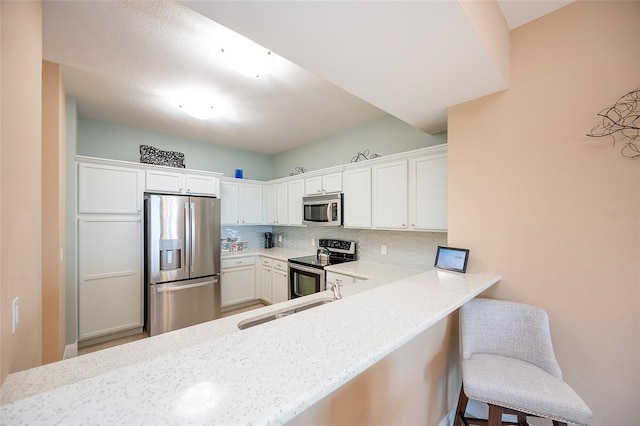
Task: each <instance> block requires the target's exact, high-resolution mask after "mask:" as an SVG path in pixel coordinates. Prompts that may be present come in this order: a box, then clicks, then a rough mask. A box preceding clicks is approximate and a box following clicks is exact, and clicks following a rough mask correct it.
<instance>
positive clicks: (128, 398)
mask: <svg viewBox="0 0 640 426" xmlns="http://www.w3.org/2000/svg"><path fill="white" fill-rule="evenodd" d="M352 263H353V265H351V266H350V267H351V268H357V266H356V265H355V264H356V263H357V262H352ZM338 271H339V270H338ZM396 272H400V271H396ZM391 276H393V274H391V275H389V277H391ZM370 278H372V279H371V281H370V282H369V283H368V284H367V285H364V286H361V287H358V286H359V284H354V285H350V286H347V287H349V288H345V291H344V294H345V297H344V298H343V299H341V300H336V301H333V302H331V303H327V304H324V305H321V306H318V307H315V308H312V309H308V310H305V311H302V312H299V313H296V314H294V315H289V316H286V317H283V318H280V319H277V320H274V321H270V322H268V323H265V324H261V325H258V326H255V327H252V328H247V329H244V330H239V329H238V323H239V322H241V321H245V320H248V319H251V318H254V317H259V316H261V315H262V316H264V315H266V314H268V313H273V312H274V311H281V310H283V309H291V308H292V307H294V306H296V305H300V304H301V303H305V302H307V301H309V300H315V299H318V300H319V299H327V298H329V297H331V295H332V293H330V292H322V293H318V294H314V295H311V296H307V297H305V298H301V299H294V300H289V301H287V302H283V303H280V304H276V305H272V306H267V307H264V308H260V309H258V310H254V311H250V312H244V313H242V314H238V315H234V316H232V317H227V318H223V319H219V320H215V321H211V322H208V323H204V324H199V325H197V326H193V327H188V328H186V329H182V330H177V331H174V332H170V333H165V334H162V335H159V336H155V337H151V338H148V339H143V340H139V341H136V342H132V343H129V344H125V345H121V346H118V347H114V348H110V349H106V350H103V351H99V352H94V353H90V354H87V355H83V356H79V357H76V358H72V359H69V360H65V361H60V362H57V363H53V364H49V365H45V366H42V367H37V368H33V369H30V370H27V371H23V372H19V373H14V374H11V375H9V377H8V378H7V380H6V381H5V383H4V385H3V387H2V389H1V391H2V404H3V405H2V406H1V407H0V410H1V411H0V414H1V415H0V419H1V420H0V422H1V423H2V424H7V425H14V424H57V423H61V424H104V423H114V424H186V423H189V424H192V423H195V424H221V425H236V424H282V423H285V422H287V421H288V420H291V419H292V418H294V417H295V416H296V415H298V414H299V413H301V412H303V411H304V410H305V409H307V408H309V407H310V406H311V405H313V404H314V403H316V402H317V401H319V400H321V399H322V398H324V397H326V396H327V395H329V394H330V393H331V392H333V391H334V390H336V389H338V388H340V387H341V386H342V385H343V384H345V383H347V382H348V381H349V380H351V379H353V378H354V377H356V376H358V375H359V374H361V373H362V372H364V371H365V370H367V369H368V368H369V367H371V366H372V365H374V364H375V363H376V362H377V361H379V360H381V359H382V358H383V357H385V356H386V355H388V354H390V353H392V352H393V351H395V350H396V349H398V348H400V347H401V346H403V345H404V344H406V343H407V342H408V341H410V340H411V339H412V338H414V337H415V336H417V335H418V334H420V333H422V332H423V331H425V330H427V329H428V328H429V327H431V326H432V325H434V324H435V323H437V322H438V321H440V320H441V319H443V318H445V317H447V316H448V315H449V314H450V313H452V312H453V311H455V310H456V309H458V308H459V307H460V306H462V305H463V304H464V303H466V302H467V301H468V300H470V299H471V298H473V297H475V296H477V295H478V294H480V293H481V292H483V291H484V290H486V289H487V288H489V287H491V286H492V285H494V284H495V283H497V282H498V281H499V280H500V276H498V275H495V274H480V273H467V274H458V273H453V272H445V271H440V270H431V271H426V272H416V271H413V272H412V273H411V275H410V276H408V277H404V278H402V279H399V280H397V281H393V282H391V281H386V280H385V279H381V278H378V279H375V277H370ZM385 281H386V282H385ZM364 283H367V282H366V281H365V282H364Z"/></svg>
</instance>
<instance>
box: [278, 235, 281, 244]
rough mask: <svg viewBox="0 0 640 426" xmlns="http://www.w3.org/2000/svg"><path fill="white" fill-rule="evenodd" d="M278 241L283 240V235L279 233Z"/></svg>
mask: <svg viewBox="0 0 640 426" xmlns="http://www.w3.org/2000/svg"><path fill="white" fill-rule="evenodd" d="M278 242H279V243H281V242H282V235H278Z"/></svg>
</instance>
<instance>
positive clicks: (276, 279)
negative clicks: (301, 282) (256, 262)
mask: <svg viewBox="0 0 640 426" xmlns="http://www.w3.org/2000/svg"><path fill="white" fill-rule="evenodd" d="M288 277H289V264H288V263H287V262H286V261H282V260H277V259H271V258H269V257H261V258H260V298H261V299H262V300H263V301H265V302H267V303H278V302H284V301H286V300H289V281H288Z"/></svg>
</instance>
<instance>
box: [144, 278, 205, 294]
mask: <svg viewBox="0 0 640 426" xmlns="http://www.w3.org/2000/svg"><path fill="white" fill-rule="evenodd" d="M216 282H217V280H211V281H203V282H201V283H196V284H187V285H169V286H156V293H166V292H168V291H178V290H188V289H190V288H195V287H204V286H206V285H211V284H215V283H216Z"/></svg>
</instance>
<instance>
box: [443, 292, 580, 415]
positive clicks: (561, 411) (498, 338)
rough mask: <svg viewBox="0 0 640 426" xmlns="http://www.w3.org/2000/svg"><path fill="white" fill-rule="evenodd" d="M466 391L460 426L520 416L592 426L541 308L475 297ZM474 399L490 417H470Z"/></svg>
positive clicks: (463, 338)
mask: <svg viewBox="0 0 640 426" xmlns="http://www.w3.org/2000/svg"><path fill="white" fill-rule="evenodd" d="M460 358H461V359H460V363H461V367H462V389H461V391H460V399H459V401H458V408H457V411H456V418H455V420H454V423H453V424H454V426H461V425H469V424H484V425H489V426H499V425H502V424H503V423H502V415H503V414H514V415H516V416H517V420H518V422H517V423H513V422H510V423H506V424H512V425H513V424H516V425H527V422H526V417H527V416H536V417H546V418H548V419H551V420H552V421H553V424H554V425H555V426H559V425H566V424H567V423H571V424H576V425H588V424H589V422H590V421H591V418H592V414H591V410H590V409H589V407H588V406H587V404H585V403H584V401H583V400H582V399H581V398H580V397H579V396H578V394H576V393H575V392H574V391H573V389H571V387H570V386H569V385H568V384H567V383H565V382H564V381H563V380H562V372H561V371H560V366H559V365H558V362H557V360H556V356H555V354H554V352H553V346H552V344H551V332H550V330H549V318H548V317H547V313H546V312H545V311H544V310H542V309H541V308H538V307H535V306H530V305H525V304H522V303H516V302H508V301H503V300H491V299H473V300H471V301H470V302H468V303H467V304H465V305H464V306H463V307H462V308H460ZM469 399H472V400H475V401H481V402H485V403H487V404H488V405H489V419H488V420H480V421H478V420H477V419H473V418H469V417H465V411H466V407H467V402H468V400H469Z"/></svg>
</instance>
